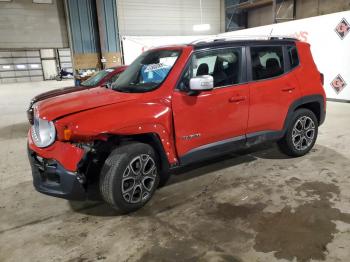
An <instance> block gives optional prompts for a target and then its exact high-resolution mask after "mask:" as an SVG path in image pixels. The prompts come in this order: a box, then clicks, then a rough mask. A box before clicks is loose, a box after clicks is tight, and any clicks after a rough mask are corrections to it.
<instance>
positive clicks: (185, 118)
mask: <svg viewBox="0 0 350 262" xmlns="http://www.w3.org/2000/svg"><path fill="white" fill-rule="evenodd" d="M296 45H297V48H298V51H299V56H300V63H301V65H299V66H298V67H297V68H295V69H294V70H293V71H291V72H289V73H286V74H284V75H282V76H280V77H276V78H274V79H269V80H261V81H255V82H249V83H244V84H239V85H235V86H232V87H225V88H216V89H214V90H212V91H206V92H202V93H200V94H199V95H197V96H189V95H188V94H187V93H185V92H180V91H177V90H175V87H176V84H177V82H178V79H179V77H180V75H181V73H182V71H183V69H184V66H185V65H186V62H187V61H188V59H189V58H190V56H191V54H192V52H193V47H192V46H174V47H164V48H163V49H181V50H182V53H181V55H180V57H179V58H178V61H177V62H176V64H175V65H174V67H173V69H172V71H171V72H170V74H169V76H168V77H167V78H166V80H165V81H164V82H163V84H162V85H161V86H160V87H159V88H158V89H156V90H154V91H152V92H147V93H121V92H116V91H113V90H109V89H104V88H95V89H89V90H82V91H79V92H74V93H70V94H66V95H63V96H57V97H53V98H49V99H46V100H43V101H41V102H39V103H37V110H38V112H39V116H40V117H41V118H46V119H48V120H53V121H55V126H56V129H57V140H58V141H56V142H55V143H54V144H53V145H52V146H50V147H48V148H43V149H39V148H37V147H35V146H34V145H33V143H32V142H31V137H30V135H29V144H30V148H31V149H33V150H34V151H35V152H37V153H38V154H39V155H41V156H43V157H48V158H55V159H57V160H58V161H59V162H60V163H61V164H62V165H63V166H64V167H65V168H67V169H69V170H74V166H76V163H77V162H78V160H79V159H80V158H81V156H82V150H81V149H79V148H76V147H75V146H73V145H71V144H69V143H66V142H63V141H64V130H65V129H69V130H71V140H72V141H88V140H94V139H101V140H105V139H106V136H107V135H110V134H115V135H134V134H143V133H155V134H157V135H158V137H159V138H160V139H161V142H162V145H163V147H164V149H165V152H166V153H167V157H168V160H169V162H170V163H176V162H177V159H178V157H180V156H183V155H184V154H185V153H187V152H189V151H190V150H192V149H194V148H197V147H199V146H202V145H206V144H209V143H213V142H217V141H221V140H225V139H228V138H232V137H236V136H244V135H246V134H247V133H253V132H259V131H267V130H269V131H271V130H281V129H282V127H283V123H284V120H285V117H286V114H287V111H288V108H289V106H290V105H291V104H292V103H293V101H295V100H296V99H298V98H300V97H301V96H306V95H315V94H321V95H323V96H324V97H325V93H324V90H323V88H322V85H321V79H320V73H319V72H318V70H317V69H316V66H315V64H314V62H313V59H312V56H311V52H310V48H309V45H308V44H307V43H302V42H297V44H296ZM299 86H301V87H302V88H299ZM198 134H199V136H198ZM189 135H194V136H195V138H193V139H187V140H186V136H189ZM67 156H69V157H67Z"/></svg>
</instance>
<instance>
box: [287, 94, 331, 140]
mask: <svg viewBox="0 0 350 262" xmlns="http://www.w3.org/2000/svg"><path fill="white" fill-rule="evenodd" d="M324 101H325V100H324V97H323V96H322V95H310V96H303V97H301V98H299V99H297V100H295V101H294V102H293V103H292V104H291V105H290V106H289V109H288V113H287V116H286V119H285V121H284V126H283V134H285V132H286V131H287V129H288V126H289V125H290V123H291V121H292V118H293V113H294V112H295V110H296V109H297V108H298V107H301V106H302V105H305V104H308V103H317V104H318V105H319V107H320V108H319V109H320V116H319V126H320V125H322V124H323V122H324V120H325V118H326V111H325V108H324V107H325V105H324V103H325V102H324Z"/></svg>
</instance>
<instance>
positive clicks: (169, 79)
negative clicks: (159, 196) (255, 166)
mask: <svg viewBox="0 0 350 262" xmlns="http://www.w3.org/2000/svg"><path fill="white" fill-rule="evenodd" d="M322 81H323V79H322V74H320V72H319V71H318V70H317V67H316V65H315V63H314V61H313V58H312V54H311V51H310V45H309V44H308V43H305V42H301V41H298V40H296V39H290V38H266V39H265V38H264V39H246V40H227V39H215V40H214V41H212V40H210V41H202V42H195V43H191V44H187V45H178V46H167V47H162V48H156V49H153V50H149V51H147V52H145V53H143V54H142V55H141V56H140V57H139V58H138V59H136V60H135V61H134V62H133V63H132V64H131V65H130V66H129V67H128V69H127V70H125V71H124V72H123V73H122V74H121V75H120V77H119V78H118V80H117V81H116V82H115V85H114V87H113V88H112V89H101V88H100V89H98V88H94V89H86V90H81V91H78V92H74V93H69V94H65V95H63V96H57V97H52V98H48V99H45V100H43V101H40V102H38V103H36V104H35V106H34V125H33V126H32V127H31V129H30V130H29V133H28V153H29V159H30V162H31V165H32V171H33V177H34V186H35V188H36V189H37V190H38V191H40V192H42V193H45V194H49V195H53V196H57V197H62V198H68V199H86V198H87V197H89V193H90V191H91V190H90V188H93V185H98V189H99V193H100V194H101V196H102V198H103V199H104V200H105V201H106V202H107V203H109V204H111V205H112V206H113V207H117V208H119V209H121V210H124V211H126V212H130V211H134V210H136V209H138V208H140V207H142V206H143V205H144V204H145V203H147V201H148V200H149V199H150V198H151V196H152V195H153V193H154V191H155V188H156V187H157V186H158V185H159V184H164V183H165V182H166V180H167V179H168V177H169V173H170V171H171V170H172V169H174V168H177V167H181V166H184V165H188V164H191V163H194V162H198V161H205V160H207V159H209V158H213V157H216V156H219V155H222V154H226V153H229V152H232V151H234V150H237V149H240V148H244V147H249V146H253V145H256V144H259V143H262V142H265V141H271V140H273V141H278V143H279V145H280V148H281V149H282V151H283V152H285V153H287V154H288V155H291V156H302V155H304V154H306V153H307V152H309V150H310V149H311V148H312V146H313V145H314V143H315V141H316V137H317V131H318V126H319V125H321V124H322V123H323V121H324V119H325V114H326V98H325V92H324V89H323V84H322Z"/></svg>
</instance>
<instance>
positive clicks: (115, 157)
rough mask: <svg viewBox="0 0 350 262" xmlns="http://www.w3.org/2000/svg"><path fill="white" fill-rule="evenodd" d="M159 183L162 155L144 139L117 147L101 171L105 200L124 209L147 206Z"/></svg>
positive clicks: (101, 186)
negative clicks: (160, 157)
mask: <svg viewBox="0 0 350 262" xmlns="http://www.w3.org/2000/svg"><path fill="white" fill-rule="evenodd" d="M147 157H149V158H147ZM153 164H154V167H151V165H153ZM148 169H149V170H148ZM151 169H152V170H151ZM137 171H139V174H138V175H136V174H137V173H138V172H137ZM146 171H147V172H146ZM153 178H154V180H153V181H152V179H153ZM158 184H159V163H158V159H157V157H156V154H155V152H154V150H153V148H152V147H151V146H150V145H148V144H143V143H137V142H135V143H130V144H125V145H122V146H120V147H118V148H117V149H115V150H113V151H112V152H111V154H110V155H109V157H108V158H107V159H106V161H105V164H104V166H103V168H102V170H101V174H100V192H101V195H102V198H103V200H104V201H105V202H107V203H108V204H110V205H111V206H112V207H114V208H116V209H119V210H121V211H122V212H124V213H129V212H132V211H135V210H137V209H140V208H141V207H143V206H144V205H145V204H146V203H147V202H148V201H149V200H150V199H151V198H152V196H153V194H154V192H155V190H156V189H157V187H158ZM132 185H133V186H132ZM127 186H129V187H127ZM131 187H132V189H131V190H130V191H128V190H129V188H131ZM134 188H135V189H134ZM147 188H148V189H149V190H147ZM136 200H137V201H136Z"/></svg>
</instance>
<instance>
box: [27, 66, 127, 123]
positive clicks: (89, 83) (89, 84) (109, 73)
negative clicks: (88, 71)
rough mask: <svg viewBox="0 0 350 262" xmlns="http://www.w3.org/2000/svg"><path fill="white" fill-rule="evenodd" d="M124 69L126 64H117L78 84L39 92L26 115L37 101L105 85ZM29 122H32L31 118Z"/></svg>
mask: <svg viewBox="0 0 350 262" xmlns="http://www.w3.org/2000/svg"><path fill="white" fill-rule="evenodd" d="M125 69H126V66H118V67H113V68H108V69H104V70H101V71H99V72H97V73H96V74H94V75H93V76H91V77H89V78H88V79H87V80H85V81H83V82H82V83H81V85H80V86H71V87H65V88H60V89H54V90H51V91H47V92H44V93H41V94H39V95H37V96H35V97H33V98H32V100H31V101H30V104H29V107H28V110H27V115H28V117H30V116H32V115H33V112H32V107H33V105H34V104H35V103H36V102H38V101H41V100H44V99H47V98H50V97H55V96H59V95H64V94H68V93H72V92H78V91H81V90H84V89H89V88H94V87H99V86H102V85H106V84H108V83H110V84H111V83H113V82H114V81H115V80H116V79H117V78H118V76H119V75H120V74H121V73H122V72H123V71H124V70H125ZM31 123H33V122H32V120H31Z"/></svg>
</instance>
